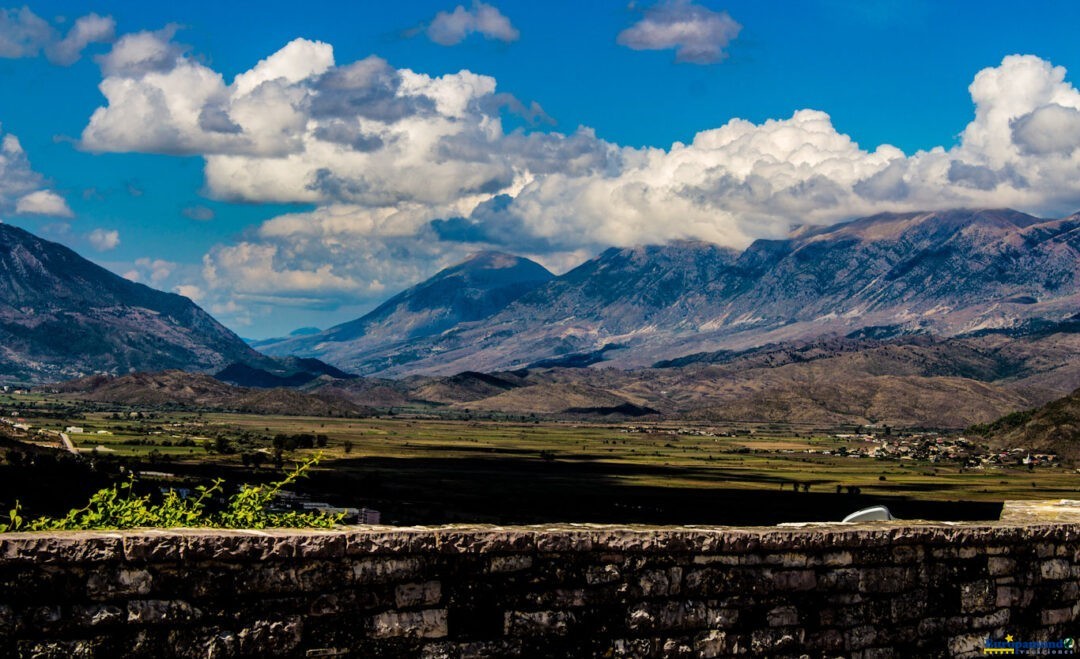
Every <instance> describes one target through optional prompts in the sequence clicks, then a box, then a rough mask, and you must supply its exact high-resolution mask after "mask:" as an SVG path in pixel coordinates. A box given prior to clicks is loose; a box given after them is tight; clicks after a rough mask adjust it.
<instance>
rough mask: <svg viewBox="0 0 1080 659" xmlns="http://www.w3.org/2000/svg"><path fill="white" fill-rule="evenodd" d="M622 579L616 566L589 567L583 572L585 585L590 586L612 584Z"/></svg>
mask: <svg viewBox="0 0 1080 659" xmlns="http://www.w3.org/2000/svg"><path fill="white" fill-rule="evenodd" d="M621 578H622V574H621V573H620V572H619V566H617V565H590V566H589V567H588V569H586V570H585V583H587V584H589V585H590V586H595V585H597V584H605V583H612V582H615V581H618V580H620V579H621Z"/></svg>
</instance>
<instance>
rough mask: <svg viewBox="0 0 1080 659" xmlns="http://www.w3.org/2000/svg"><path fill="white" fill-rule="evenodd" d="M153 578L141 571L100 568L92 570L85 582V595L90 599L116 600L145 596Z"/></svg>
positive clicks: (122, 568) (123, 568) (146, 572)
mask: <svg viewBox="0 0 1080 659" xmlns="http://www.w3.org/2000/svg"><path fill="white" fill-rule="evenodd" d="M152 586H153V578H152V577H151V575H150V573H149V572H148V571H146V570H143V569H137V568H136V569H133V568H126V567H121V568H111V569H110V568H101V569H96V570H94V571H93V572H92V573H91V574H90V577H89V578H88V579H87V581H86V594H87V595H89V596H90V597H91V598H92V599H116V598H121V597H130V596H132V595H147V594H149V593H150V589H151V588H152Z"/></svg>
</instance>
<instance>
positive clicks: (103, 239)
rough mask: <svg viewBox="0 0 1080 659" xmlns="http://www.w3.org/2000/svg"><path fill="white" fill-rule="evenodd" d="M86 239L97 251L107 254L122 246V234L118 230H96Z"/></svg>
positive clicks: (87, 235)
mask: <svg viewBox="0 0 1080 659" xmlns="http://www.w3.org/2000/svg"><path fill="white" fill-rule="evenodd" d="M86 239H87V240H89V241H90V245H92V246H93V248H94V249H96V250H97V251H99V252H107V251H109V250H111V249H116V248H117V246H119V245H120V232H119V231H117V230H116V229H94V230H93V231H91V232H90V233H88V234H86Z"/></svg>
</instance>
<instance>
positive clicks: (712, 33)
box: [616, 0, 742, 64]
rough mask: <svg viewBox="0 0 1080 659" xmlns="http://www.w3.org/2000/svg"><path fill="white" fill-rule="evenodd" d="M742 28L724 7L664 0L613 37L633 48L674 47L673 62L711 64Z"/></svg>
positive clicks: (724, 52) (679, 0)
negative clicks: (719, 8)
mask: <svg viewBox="0 0 1080 659" xmlns="http://www.w3.org/2000/svg"><path fill="white" fill-rule="evenodd" d="M741 30H742V25H740V24H739V23H738V22H737V21H736V20H735V19H733V18H732V17H731V16H729V15H728V13H727V12H726V11H720V12H716V11H713V10H711V9H709V8H707V7H702V6H701V5H696V4H694V3H693V2H690V0H664V1H663V2H661V3H660V4H658V5H655V6H653V7H650V8H649V9H647V10H645V16H644V17H643V18H642V19H641V20H640V21H638V22H637V23H634V24H633V25H631V26H630V27H628V28H626V29H625V30H623V31H622V32H620V33H619V36H618V37H616V41H617V43H618V44H619V45H621V46H626V47H627V48H632V49H633V50H674V51H675V61H676V62H691V63H693V64H712V63H713V62H719V61H720V60H722V59H724V58H726V57H727V52H726V51H725V49H726V48H727V47H728V44H729V43H731V41H732V40H733V39H734V38H735V37H737V36H739V32H740V31H741Z"/></svg>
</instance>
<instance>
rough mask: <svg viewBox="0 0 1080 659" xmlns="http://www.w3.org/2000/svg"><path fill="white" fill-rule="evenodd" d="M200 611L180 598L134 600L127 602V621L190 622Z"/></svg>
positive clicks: (154, 623) (142, 622) (154, 622)
mask: <svg viewBox="0 0 1080 659" xmlns="http://www.w3.org/2000/svg"><path fill="white" fill-rule="evenodd" d="M201 617H202V612H201V611H199V610H198V609H196V608H195V607H193V606H191V605H190V604H188V603H187V602H184V601H182V600H134V601H131V602H128V604H127V621H128V622H129V623H132V624H136V625H156V624H164V623H177V622H190V621H192V620H198V619H199V618H201Z"/></svg>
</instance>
